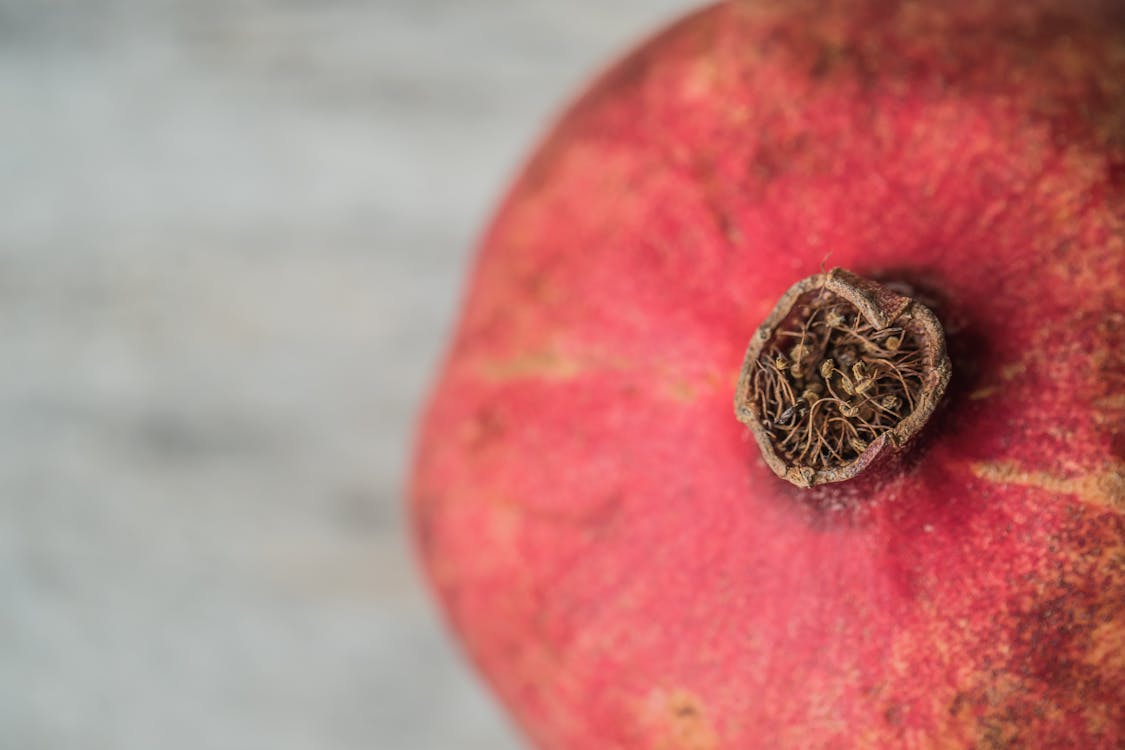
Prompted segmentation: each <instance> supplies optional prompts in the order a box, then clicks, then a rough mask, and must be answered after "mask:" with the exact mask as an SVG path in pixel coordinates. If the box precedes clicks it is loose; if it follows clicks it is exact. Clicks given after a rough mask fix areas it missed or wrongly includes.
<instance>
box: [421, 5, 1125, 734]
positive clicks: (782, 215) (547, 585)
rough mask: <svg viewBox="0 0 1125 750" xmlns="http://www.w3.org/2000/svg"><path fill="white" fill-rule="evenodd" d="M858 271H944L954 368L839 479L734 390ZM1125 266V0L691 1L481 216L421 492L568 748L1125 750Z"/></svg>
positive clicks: (425, 434) (427, 423)
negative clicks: (741, 409)
mask: <svg viewBox="0 0 1125 750" xmlns="http://www.w3.org/2000/svg"><path fill="white" fill-rule="evenodd" d="M826 264H827V265H826ZM833 266H841V267H844V268H848V269H850V270H852V271H854V272H856V273H858V274H861V275H863V276H867V277H870V278H876V279H890V280H897V281H904V282H907V283H909V284H910V285H912V287H914V288H916V289H919V290H922V291H921V293H920V294H921V295H922V296H921V297H919V298H920V299H921V298H924V299H925V300H926V304H927V306H929V307H931V308H932V309H933V310H934V311H935V313H936V314H937V316H938V317H939V319H940V320H941V322H942V324H943V325H944V327H945V331H946V336H947V345H948V352H949V356H950V359H951V360H952V364H953V373H954V375H953V379H952V381H951V382H950V384H949V387H948V391H947V393H946V396H945V399H944V402H943V404H942V405H941V406H940V407H939V409H938V411H937V413H936V414H935V416H934V417H933V418H932V419H931V421H930V423H929V424H928V425H927V426H926V428H925V429H924V431H923V433H922V434H921V435H920V436H919V437H918V438H917V439H916V440H915V444H914V445H913V447H912V449H911V450H910V451H909V452H908V453H907V454H905V457H904V458H903V460H902V461H901V462H899V463H897V464H895V465H893V466H890V467H887V468H886V470H885V471H882V472H878V473H875V474H870V475H862V476H860V477H857V478H855V479H852V480H849V481H846V482H842V483H836V484H828V485H823V486H819V487H814V488H812V489H802V488H798V487H795V486H792V485H791V484H789V483H787V482H785V481H783V480H781V479H779V478H778V477H777V476H775V475H774V474H773V473H772V472H771V471H770V469H769V468H768V467H767V466H766V465H765V463H764V462H763V460H762V458H761V454H760V452H759V450H758V447H757V445H756V444H755V443H754V441H753V440H752V439H751V437H750V434H749V431H748V430H747V428H746V427H745V426H743V425H742V424H740V423H739V422H738V421H736V420H735V418H734V416H733V414H732V407H731V402H732V395H733V392H734V385H735V382H736V380H737V377H738V373H739V368H740V365H741V361H742V357H743V354H744V352H745V351H746V346H747V341H748V340H749V337H750V336H751V335H752V334H753V333H754V331H755V329H756V328H757V326H758V325H759V324H760V323H761V322H762V320H763V319H764V318H765V317H766V316H767V314H768V313H769V311H770V310H771V309H772V308H773V306H774V304H775V303H776V301H777V299H778V297H779V296H780V295H781V294H782V293H783V292H784V291H785V290H786V289H787V288H788V287H789V286H790V285H791V284H793V283H794V282H795V281H797V280H798V279H800V278H803V277H806V276H808V275H810V274H814V273H817V271H818V270H820V269H822V268H826V267H833ZM1123 270H1125V10H1123V7H1122V5H1121V4H1120V3H1112V2H1103V3H1092V2H1082V1H1080V0H1070V1H1064V0H1057V1H1052V2H1043V1H1036V0H1030V1H1029V2H1019V3H1016V2H1006V1H1004V2H1000V1H999V0H997V1H994V2H985V1H979V2H975V1H972V0H965V1H954V2H940V3H939V2H932V3H890V2H874V1H870V0H868V1H856V2H804V1H801V0H792V1H790V2H769V1H767V0H762V1H759V2H744V3H734V2H732V3H727V4H722V5H718V6H714V7H711V8H708V9H705V10H703V11H701V12H699V13H697V14H695V15H693V16H691V17H688V18H686V19H685V20H683V21H681V22H680V23H678V24H676V25H675V26H673V27H672V28H670V29H669V30H667V31H666V32H664V33H662V34H660V35H659V36H658V37H656V38H654V39H652V40H651V41H649V42H648V43H647V44H645V45H644V46H642V47H641V48H640V49H639V50H638V51H636V52H634V53H633V54H631V55H630V56H628V57H627V58H625V59H624V60H623V61H622V62H620V63H619V64H617V65H616V66H615V67H613V68H612V69H611V70H610V71H608V72H607V73H606V74H605V75H604V76H602V77H601V78H600V79H599V80H598V81H596V82H595V83H594V84H593V86H592V87H591V88H590V89H589V90H588V91H587V93H586V94H585V95H583V96H582V97H581V98H580V99H579V100H578V101H577V102H576V103H575V104H574V105H573V106H572V107H571V108H570V109H569V111H567V112H566V113H565V114H564V115H563V117H562V118H561V120H560V122H559V123H558V124H557V126H556V127H555V128H554V129H553V131H552V132H551V133H550V134H549V135H548V136H547V137H546V139H545V140H544V141H543V143H542V145H541V146H540V148H539V149H538V150H537V152H536V153H535V154H534V156H533V158H532V159H531V160H530V161H529V163H528V164H527V166H526V168H525V169H524V170H523V172H522V174H521V175H520V176H519V178H518V179H517V181H516V182H515V184H514V186H513V187H512V189H511V191H510V192H509V194H508V195H507V197H506V199H505V200H504V201H503V204H502V205H501V207H500V209H499V211H498V213H497V215H496V217H495V219H494V221H493V222H492V224H491V226H490V228H489V229H488V230H487V232H486V234H485V236H484V238H483V240H482V243H481V247H480V254H479V259H478V262H477V265H476V268H475V271H474V273H473V277H472V280H471V284H470V286H469V289H468V296H467V300H466V303H465V306H464V311H463V317H462V319H461V321H460V323H459V325H458V328H457V331H456V336H455V339H454V342H453V344H452V347H451V350H450V352H449V355H448V359H447V361H446V363H445V365H444V368H443V370H442V372H441V374H440V375H439V377H438V379H437V381H436V383H435V387H434V392H433V397H432V400H431V403H430V405H429V407H428V409H427V411H426V413H425V416H424V418H423V422H422V425H421V429H420V436H419V441H418V448H417V454H416V459H415V466H414V473H413V478H412V483H411V484H412V486H411V490H410V494H411V512H412V520H413V527H414V531H415V534H416V538H417V542H418V549H419V551H420V556H421V558H422V559H423V561H424V564H425V567H426V570H427V572H428V575H429V578H430V580H431V582H432V585H433V587H434V589H435V591H436V592H437V594H438V597H439V599H440V601H441V603H442V606H443V608H444V611H445V613H446V615H447V617H448V620H449V621H450V623H451V624H452V627H453V628H454V629H455V630H456V631H457V633H458V634H459V636H460V638H461V639H462V640H463V643H464V646H465V648H466V649H467V651H468V653H469V654H470V656H471V658H472V659H473V661H474V662H475V664H476V665H477V667H478V668H479V669H480V671H481V672H482V673H483V675H484V676H485V678H486V679H487V681H488V682H489V684H490V685H491V686H492V687H493V688H494V690H495V691H496V692H497V693H498V694H499V696H500V698H501V699H502V701H503V702H504V704H505V705H506V707H507V708H508V709H509V710H510V712H511V713H512V715H513V716H514V717H515V719H516V720H517V721H518V723H519V724H520V726H521V727H522V728H523V730H524V731H525V732H526V734H527V736H528V737H529V738H530V741H531V742H532V743H533V744H534V745H536V746H538V747H541V748H551V749H561V748H571V749H581V750H585V749H591V750H592V749H594V748H597V749H599V750H600V749H603V748H661V749H667V750H671V749H674V748H683V749H690V750H710V749H714V748H754V747H762V748H806V747H808V748H813V747H815V748H822V747H823V748H848V747H878V748H882V747H904V748H928V747H1058V748H1064V747H1066V748H1071V747H1076V748H1077V747H1081V748H1117V747H1123V746H1125V273H1123Z"/></svg>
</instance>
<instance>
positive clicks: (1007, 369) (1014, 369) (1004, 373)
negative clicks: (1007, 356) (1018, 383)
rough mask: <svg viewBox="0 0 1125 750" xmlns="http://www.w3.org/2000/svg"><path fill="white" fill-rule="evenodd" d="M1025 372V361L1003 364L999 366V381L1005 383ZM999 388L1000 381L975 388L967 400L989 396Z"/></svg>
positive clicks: (998, 390) (1000, 388)
mask: <svg viewBox="0 0 1125 750" xmlns="http://www.w3.org/2000/svg"><path fill="white" fill-rule="evenodd" d="M1025 372H1027V362H1013V363H1012V364H1010V365H1004V366H1003V367H1001V368H1000V382H1001V383H1007V382H1008V381H1010V380H1013V379H1015V378H1017V377H1019V376H1020V375H1023V374H1024V373H1025ZM1001 390H1002V387H1001V385H1000V383H993V384H991V385H986V386H983V387H981V388H977V389H976V390H975V391H973V392H972V393H970V394H969V400H970V401H980V400H982V399H986V398H991V397H992V396H994V395H996V394H997V393H999V392H1000V391H1001Z"/></svg>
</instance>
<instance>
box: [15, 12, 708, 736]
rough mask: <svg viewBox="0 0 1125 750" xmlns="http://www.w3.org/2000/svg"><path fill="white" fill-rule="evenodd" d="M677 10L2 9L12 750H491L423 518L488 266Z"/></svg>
mask: <svg viewBox="0 0 1125 750" xmlns="http://www.w3.org/2000/svg"><path fill="white" fill-rule="evenodd" d="M688 6H689V3H688V2H683V1H680V0H614V2H611V3H606V2H603V1H602V0H571V1H570V2H566V3H560V2H557V1H556V2H547V1H546V0H397V1H395V2H392V1H391V0H373V1H371V2H359V1H358V0H96V1H92V0H69V1H68V0H22V1H20V0H0V103H2V110H0V206H2V209H0V336H2V339H0V340H2V346H0V747H3V748H19V749H20V750H38V749H39V748H44V749H50V750H54V749H55V748H60V749H61V748H83V749H84V750H99V749H101V748H112V749H113V750H132V749H134V748H137V749H141V748H143V749H144V750H151V749H152V748H162V749H169V748H171V749H173V750H179V749H181V748H182V749H183V750H188V749H189V748H190V749H191V750H210V749H212V748H216V749H218V748H222V749H226V748H230V749H231V750H254V749H257V748H263V749H265V748H268V749H269V750H286V749H288V748H294V749H298V748H300V749H302V750H303V749H309V750H312V749H316V750H337V749H339V750H343V749H350V748H364V749H371V748H378V749H379V750H414V749H419V750H443V749H444V748H456V749H458V750H471V749H475V748H487V749H488V750H503V749H504V748H514V747H517V746H518V739H517V737H516V735H515V733H514V732H513V731H512V729H511V728H510V727H509V726H508V724H507V723H506V720H505V719H504V718H503V717H502V716H501V714H500V712H499V710H498V709H497V708H496V707H495V706H494V705H493V703H492V701H491V698H489V697H488V695H487V694H486V692H485V691H484V689H483V688H482V687H481V686H480V685H479V684H478V683H477V681H476V679H475V677H474V676H473V675H472V674H471V672H470V670H469V669H468V667H467V666H466V665H465V663H464V662H463V660H462V658H461V656H460V654H459V653H458V652H457V650H456V648H455V647H454V646H453V645H452V644H451V641H450V639H449V638H448V636H447V635H446V634H445V632H444V630H443V627H442V625H441V623H440V620H439V617H438V615H437V612H436V609H435V607H434V606H433V605H432V603H431V601H430V599H429V598H428V596H427V594H426V593H425V590H424V589H423V587H422V584H421V581H420V579H419V577H418V574H417V571H416V570H415V567H414V564H413V560H412V559H411V550H410V545H409V543H408V541H407V539H406V537H405V535H404V522H403V513H402V508H401V507H400V504H401V495H402V485H403V475H404V467H405V465H406V463H407V460H408V453H409V444H410V440H411V435H412V421H413V419H414V417H415V414H416V412H417V411H418V409H419V408H420V404H421V401H422V399H423V397H424V392H425V389H426V387H427V384H428V382H429V380H430V378H431V374H432V372H433V369H434V367H435V366H436V364H437V362H438V361H439V358H440V356H441V352H442V350H443V347H444V342H445V337H446V335H447V333H448V332H449V330H450V327H451V325H452V321H453V316H454V314H455V311H456V307H457V301H458V298H459V296H460V291H461V287H462V277H463V273H464V272H465V270H466V266H467V264H468V261H469V255H468V252H469V249H470V247H471V244H472V241H473V238H474V236H475V235H476V234H477V232H478V231H479V230H480V228H481V227H482V225H483V223H484V222H485V220H486V218H487V216H488V213H489V210H490V207H491V206H492V205H493V204H494V203H495V201H496V198H497V196H498V194H499V192H500V190H501V189H502V187H503V185H504V184H505V183H506V181H507V179H508V178H509V176H510V174H511V172H512V170H513V169H514V168H515V167H516V165H517V164H518V163H519V162H520V161H521V160H522V158H523V156H524V155H525V153H526V150H527V148H528V147H529V146H530V144H531V143H533V142H534V141H535V139H536V137H537V134H538V132H539V131H540V129H541V128H542V127H543V126H544V125H545V123H546V122H548V121H549V119H550V117H551V115H552V114H553V113H554V112H555V111H557V108H558V107H559V106H560V105H561V103H562V102H563V101H565V100H566V99H567V98H569V96H570V95H571V94H572V93H573V92H574V90H575V89H576V87H578V86H579V85H580V84H581V82H582V81H583V80H585V79H586V78H587V77H588V76H589V75H590V74H591V73H593V72H595V71H596V70H598V69H599V68H600V67H601V66H602V65H603V64H604V62H606V61H607V60H608V59H610V58H611V57H613V56H615V55H616V54H617V53H618V52H620V51H622V50H623V49H624V48H625V47H626V46H628V45H629V44H631V43H632V42H633V41H635V40H636V39H638V38H640V37H641V36H643V35H645V34H647V33H648V32H649V31H650V30H652V29H653V28H654V27H655V26H656V25H657V24H659V23H661V22H663V21H665V20H667V19H668V18H670V17H672V16H674V15H677V14H679V13H680V12H682V11H683V10H684V9H685V8H687V7H688Z"/></svg>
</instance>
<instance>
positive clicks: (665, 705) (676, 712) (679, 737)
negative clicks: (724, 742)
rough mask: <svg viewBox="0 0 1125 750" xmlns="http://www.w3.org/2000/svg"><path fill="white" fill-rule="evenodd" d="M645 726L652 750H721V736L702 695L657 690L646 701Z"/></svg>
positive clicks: (681, 691) (644, 711)
mask: <svg viewBox="0 0 1125 750" xmlns="http://www.w3.org/2000/svg"><path fill="white" fill-rule="evenodd" d="M643 713H644V716H643V718H642V721H643V724H644V725H645V727H646V732H647V735H648V737H650V738H651V739H650V742H649V747H651V748H652V750H717V748H718V747H719V735H718V733H717V732H716V731H715V728H714V726H712V724H711V720H710V719H709V718H708V716H707V710H706V707H705V706H704V705H703V702H702V701H701V700H700V698H699V696H697V695H695V694H694V693H691V692H689V691H687V690H684V689H682V688H680V689H675V690H664V689H657V690H654V691H653V692H652V693H650V694H649V696H648V699H647V700H646V701H645V705H644V709H643Z"/></svg>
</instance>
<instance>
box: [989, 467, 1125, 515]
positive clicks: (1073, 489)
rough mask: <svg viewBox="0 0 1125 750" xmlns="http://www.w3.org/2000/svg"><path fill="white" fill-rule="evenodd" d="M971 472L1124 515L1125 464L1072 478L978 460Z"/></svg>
mask: <svg viewBox="0 0 1125 750" xmlns="http://www.w3.org/2000/svg"><path fill="white" fill-rule="evenodd" d="M971 468H972V472H973V474H974V475H976V476H977V477H979V478H981V479H984V480H986V481H989V482H998V483H1001V484H1015V485H1020V486H1023V487H1033V488H1035V489H1040V490H1044V491H1046V492H1053V493H1060V494H1065V495H1074V496H1075V497H1077V498H1078V499H1079V500H1081V501H1082V502H1083V503H1086V504H1088V505H1093V506H1097V507H1102V508H1106V509H1107V510H1112V511H1116V512H1118V513H1125V464H1120V463H1119V464H1115V465H1111V466H1109V467H1106V468H1105V469H1103V470H1101V471H1097V472H1086V473H1084V474H1079V475H1077V476H1073V477H1066V476H1059V475H1056V474H1051V473H1048V472H1045V471H1026V470H1024V469H1021V468H1020V466H1019V465H1018V464H1016V463H1015V462H1014V461H979V462H977V463H974V464H972V466H971Z"/></svg>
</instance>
